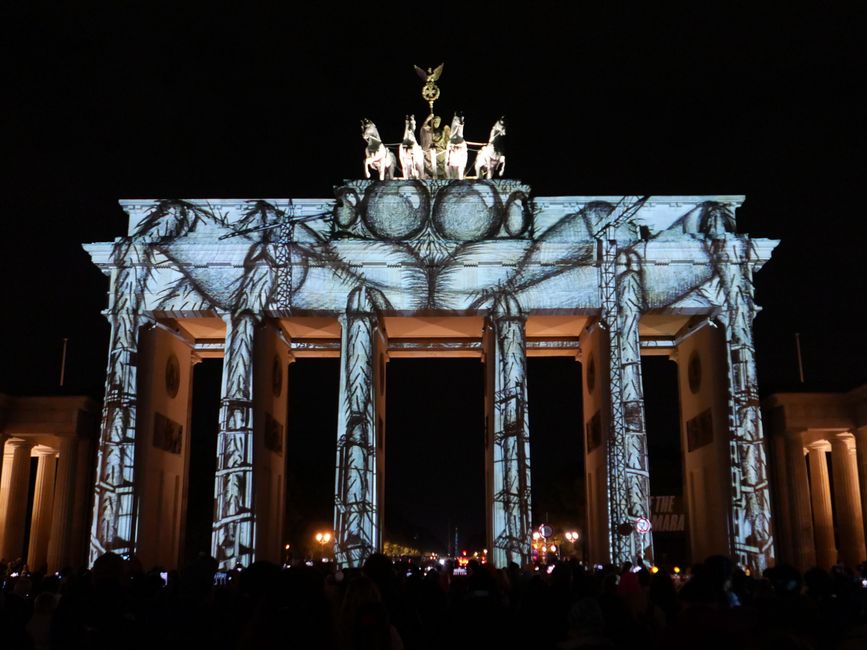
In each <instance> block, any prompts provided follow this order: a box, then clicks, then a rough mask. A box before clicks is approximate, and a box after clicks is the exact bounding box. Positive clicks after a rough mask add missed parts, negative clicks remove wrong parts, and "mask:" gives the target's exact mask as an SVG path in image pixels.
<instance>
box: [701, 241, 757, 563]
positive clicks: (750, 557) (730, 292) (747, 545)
mask: <svg viewBox="0 0 867 650" xmlns="http://www.w3.org/2000/svg"><path fill="white" fill-rule="evenodd" d="M713 237H714V238H713V239H712V240H710V241H709V242H708V246H709V252H710V254H711V257H712V262H713V266H714V275H715V278H714V280H713V282H711V283H709V285H708V286H707V288H706V289H704V291H705V292H707V293H709V294H711V295H710V296H708V297H709V298H710V299H711V301H712V302H713V303H714V304H717V305H719V306H720V308H721V309H720V312H719V314H718V317H717V320H718V322H719V323H720V324H722V325H723V327H724V328H725V337H726V358H727V361H728V376H729V457H730V458H729V467H730V469H731V497H730V504H731V507H730V515H731V527H730V531H731V533H730V534H731V545H732V551H733V553H734V555H735V558H736V560H737V561H738V562H739V563H740V564H743V565H745V566H747V567H749V568H750V569H751V570H752V571H754V572H755V573H756V574H761V572H762V571H764V569H766V568H767V567H768V566H770V565H772V564H773V563H774V537H773V529H772V525H771V495H770V482H769V480H768V465H767V452H766V449H765V436H764V432H763V430H762V418H761V408H760V404H759V387H758V379H757V376H756V359H755V348H754V346H753V320H754V319H755V315H756V312H757V310H758V308H757V307H756V304H755V300H754V298H753V293H754V287H753V280H752V272H753V262H752V257H753V250H752V246H751V243H750V241H749V240H748V239H746V238H741V237H737V236H733V235H728V234H725V233H716V234H714V235H713Z"/></svg>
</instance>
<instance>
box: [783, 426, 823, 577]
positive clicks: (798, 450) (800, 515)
mask: <svg viewBox="0 0 867 650" xmlns="http://www.w3.org/2000/svg"><path fill="white" fill-rule="evenodd" d="M785 445H786V469H787V470H788V478H789V485H788V490H789V503H790V507H791V511H790V512H789V516H790V517H791V522H792V528H791V530H792V535H793V537H794V539H793V540H792V549H793V551H794V554H795V556H794V558H792V559H793V561H794V563H795V565H796V566H797V567H798V569H800V570H801V571H806V570H807V569H809V568H811V567H814V566H816V548H815V546H814V541H813V515H812V512H811V509H810V484H809V481H808V479H807V463H806V460H805V459H804V440H803V434H802V433H801V432H800V431H797V432H790V433H789V434H788V435H787V436H786V441H785Z"/></svg>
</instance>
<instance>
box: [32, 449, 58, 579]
mask: <svg viewBox="0 0 867 650" xmlns="http://www.w3.org/2000/svg"><path fill="white" fill-rule="evenodd" d="M37 456H38V457H39V464H38V465H37V466H36V491H35V492H34V494H33V515H32V519H31V524H30V544H29V545H28V548H27V564H28V565H29V566H30V568H31V569H32V570H36V571H38V570H40V569H41V568H42V567H43V566H44V565H45V563H46V559H47V553H48V538H49V536H50V535H51V515H52V506H53V505H54V475H55V470H56V468H57V456H56V452H55V451H54V450H53V449H50V450H42V449H40V450H38V451H37Z"/></svg>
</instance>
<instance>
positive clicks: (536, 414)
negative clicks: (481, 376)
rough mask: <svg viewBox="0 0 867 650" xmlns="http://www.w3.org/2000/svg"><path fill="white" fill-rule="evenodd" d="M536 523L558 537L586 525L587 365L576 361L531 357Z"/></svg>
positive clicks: (529, 382) (529, 386) (529, 389)
mask: <svg viewBox="0 0 867 650" xmlns="http://www.w3.org/2000/svg"><path fill="white" fill-rule="evenodd" d="M527 394H528V401H529V405H528V409H529V413H530V473H531V481H532V489H533V504H532V506H533V522H532V523H533V525H534V526H538V525H540V524H541V523H543V522H544V523H548V524H550V525H551V526H552V527H553V528H554V529H555V534H559V535H562V534H564V532H565V531H567V530H575V529H578V528H581V529H583V528H584V527H585V523H584V522H585V521H586V519H585V510H586V508H585V504H586V497H585V493H584V448H583V445H584V435H583V428H584V427H583V425H582V422H583V415H582V401H581V366H580V365H579V364H578V363H576V362H575V359H573V358H567V357H536V358H530V359H527Z"/></svg>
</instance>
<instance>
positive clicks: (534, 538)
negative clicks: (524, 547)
mask: <svg viewBox="0 0 867 650" xmlns="http://www.w3.org/2000/svg"><path fill="white" fill-rule="evenodd" d="M541 537H542V535H541V534H540V533H539V531H538V530H534V531H533V541H537V542H538V541H539V539H540V538H541Z"/></svg>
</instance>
